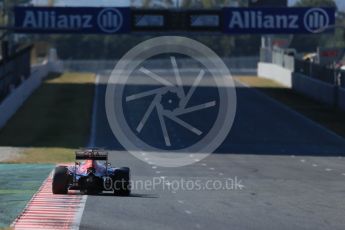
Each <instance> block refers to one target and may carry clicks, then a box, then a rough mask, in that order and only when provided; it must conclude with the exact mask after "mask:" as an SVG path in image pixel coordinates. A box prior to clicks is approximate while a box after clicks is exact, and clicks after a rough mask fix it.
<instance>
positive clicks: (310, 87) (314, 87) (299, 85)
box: [292, 73, 338, 106]
mask: <svg viewBox="0 0 345 230" xmlns="http://www.w3.org/2000/svg"><path fill="white" fill-rule="evenodd" d="M292 89H294V90H296V91H297V92H300V93H302V94H304V95H306V96H308V97H310V98H313V99H315V100H317V101H319V102H322V103H325V104H328V105H331V106H336V105H337V93H338V87H337V86H336V85H334V84H329V83H326V82H323V81H320V80H316V79H313V78H311V77H308V76H305V75H302V74H299V73H293V74H292Z"/></svg>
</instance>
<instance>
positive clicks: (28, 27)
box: [14, 7, 131, 34]
mask: <svg viewBox="0 0 345 230" xmlns="http://www.w3.org/2000/svg"><path fill="white" fill-rule="evenodd" d="M14 14H15V30H16V32H18V33H21V32H22V33H90V34H119V33H128V32H130V30H131V21H130V20H131V11H130V8H129V7H128V8H127V7H119V8H101V7H15V8H14Z"/></svg>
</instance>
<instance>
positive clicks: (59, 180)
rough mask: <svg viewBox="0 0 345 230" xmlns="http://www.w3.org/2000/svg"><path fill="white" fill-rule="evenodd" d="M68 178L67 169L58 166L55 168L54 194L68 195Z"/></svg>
mask: <svg viewBox="0 0 345 230" xmlns="http://www.w3.org/2000/svg"><path fill="white" fill-rule="evenodd" d="M68 178H69V176H68V169H67V167H65V166H58V167H56V168H55V172H54V176H53V194H67V192H68Z"/></svg>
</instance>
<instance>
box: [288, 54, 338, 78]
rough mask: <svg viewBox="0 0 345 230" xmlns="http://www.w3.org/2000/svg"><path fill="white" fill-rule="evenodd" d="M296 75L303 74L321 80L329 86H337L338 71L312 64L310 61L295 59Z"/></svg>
mask: <svg viewBox="0 0 345 230" xmlns="http://www.w3.org/2000/svg"><path fill="white" fill-rule="evenodd" d="M294 71H295V72H296V73H300V74H303V75H305V76H308V77H311V78H314V79H316V80H320V81H323V82H326V83H329V84H336V82H337V81H336V79H337V75H338V73H339V71H338V70H335V69H332V68H329V67H327V66H322V65H319V64H315V63H311V62H308V61H303V60H297V59H295V70H294Z"/></svg>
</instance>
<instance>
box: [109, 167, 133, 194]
mask: <svg viewBox="0 0 345 230" xmlns="http://www.w3.org/2000/svg"><path fill="white" fill-rule="evenodd" d="M130 177H131V173H130V169H129V168H127V167H122V168H119V169H118V170H117V171H116V173H115V176H114V178H113V180H114V195H115V196H129V195H130V194H131V183H130V179H131V178H130Z"/></svg>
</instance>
